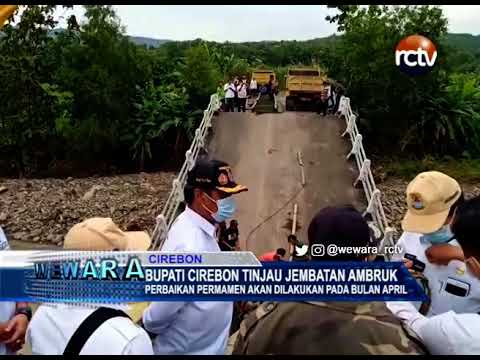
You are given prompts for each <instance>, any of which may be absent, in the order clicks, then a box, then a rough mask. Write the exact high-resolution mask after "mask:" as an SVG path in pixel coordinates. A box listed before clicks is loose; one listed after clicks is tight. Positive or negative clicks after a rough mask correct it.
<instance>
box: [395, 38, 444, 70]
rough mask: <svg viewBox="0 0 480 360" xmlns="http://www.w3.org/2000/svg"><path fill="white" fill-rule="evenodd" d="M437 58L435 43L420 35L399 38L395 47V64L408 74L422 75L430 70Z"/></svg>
mask: <svg viewBox="0 0 480 360" xmlns="http://www.w3.org/2000/svg"><path fill="white" fill-rule="evenodd" d="M436 60H437V48H436V46H435V44H434V43H433V42H432V41H431V40H430V39H428V38H426V37H425V36H422V35H411V36H407V37H406V38H404V39H402V40H400V42H399V43H398V44H397V47H396V49H395V65H397V66H398V67H399V68H400V70H401V71H403V72H404V73H406V74H408V75H412V76H417V75H422V74H425V73H427V72H429V71H430V70H432V68H433V66H434V65H435V62H436Z"/></svg>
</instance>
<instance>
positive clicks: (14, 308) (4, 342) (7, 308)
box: [0, 227, 32, 355]
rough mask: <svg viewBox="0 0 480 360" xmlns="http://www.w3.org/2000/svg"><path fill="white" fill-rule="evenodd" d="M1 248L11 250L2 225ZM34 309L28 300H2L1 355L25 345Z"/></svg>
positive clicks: (14, 351) (0, 319)
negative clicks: (26, 333)
mask: <svg viewBox="0 0 480 360" xmlns="http://www.w3.org/2000/svg"><path fill="white" fill-rule="evenodd" d="M0 250H10V245H9V244H8V240H7V237H6V236H5V233H4V232H3V229H2V228H1V227H0ZM31 317H32V310H31V309H30V307H29V306H28V304H27V303H26V302H17V303H15V302H13V301H1V302H0V355H13V354H15V353H16V352H17V351H18V350H20V348H21V347H22V346H23V344H24V342H25V332H26V331H27V326H28V322H29V321H30V318H31Z"/></svg>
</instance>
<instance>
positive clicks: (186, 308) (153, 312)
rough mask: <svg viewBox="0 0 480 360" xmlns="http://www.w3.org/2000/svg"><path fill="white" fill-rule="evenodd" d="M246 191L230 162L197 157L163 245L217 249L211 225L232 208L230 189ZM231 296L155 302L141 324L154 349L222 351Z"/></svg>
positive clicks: (228, 214)
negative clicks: (179, 209)
mask: <svg viewBox="0 0 480 360" xmlns="http://www.w3.org/2000/svg"><path fill="white" fill-rule="evenodd" d="M243 191H247V188H246V187H245V186H243V185H239V184H237V183H236V182H235V181H234V180H233V176H232V172H231V169H230V166H229V165H228V164H227V163H225V162H222V161H218V160H207V159H199V160H197V162H196V164H195V166H194V167H193V169H192V170H191V171H190V172H189V174H188V177H187V184H186V185H185V189H184V195H185V202H186V204H187V207H186V208H185V211H183V212H182V213H181V214H180V215H179V216H178V217H177V219H176V220H175V222H174V223H173V225H172V227H171V229H170V231H169V232H168V236H167V239H166V240H165V243H164V245H163V247H162V248H161V251H182V252H205V251H208V252H220V248H219V246H218V243H217V239H216V235H215V232H216V228H215V225H216V224H219V223H221V222H223V221H226V220H227V219H228V218H231V217H232V216H233V214H234V212H235V209H236V205H235V201H234V198H233V197H232V195H233V194H238V193H240V192H243ZM232 314H233V304H232V303H231V302H221V301H217V302H212V301H208V302H206V301H204V302H202V301H196V302H155V303H152V304H151V305H150V306H149V307H148V308H147V309H146V310H145V312H144V314H143V325H144V327H145V329H147V331H149V332H151V333H153V334H156V337H155V338H154V340H153V347H154V352H155V354H157V355H223V354H225V350H226V346H227V340H228V336H229V331H230V325H231V321H232Z"/></svg>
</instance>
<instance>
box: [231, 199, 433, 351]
mask: <svg viewBox="0 0 480 360" xmlns="http://www.w3.org/2000/svg"><path fill="white" fill-rule="evenodd" d="M308 241H309V245H310V248H311V247H312V246H313V245H323V246H325V247H328V245H331V244H333V245H336V246H338V247H340V246H353V247H364V246H368V245H369V243H370V230H369V227H368V224H367V222H366V221H365V219H364V218H363V217H362V215H361V214H360V213H359V212H358V211H356V210H355V209H354V208H352V207H345V206H344V207H327V208H324V209H322V210H321V211H320V212H319V213H317V215H316V216H315V217H314V218H313V220H312V221H311V223H310V226H309V228H308ZM314 260H317V261H366V260H367V255H358V254H357V255H354V254H342V255H337V256H332V255H330V256H329V255H326V254H325V256H316V257H312V259H311V261H314ZM423 353H424V350H423V348H422V346H421V344H420V342H419V341H418V339H416V338H414V337H413V336H412V335H411V334H408V335H407V333H406V332H405V331H404V329H403V328H402V326H401V323H400V321H399V320H397V319H396V318H395V317H394V316H393V315H392V313H391V312H390V311H389V310H388V309H387V307H386V306H385V304H384V303H383V302H369V303H360V302H338V303H336V302H331V303H323V302H296V303H295V302H281V303H275V302H266V303H263V304H261V305H260V306H259V308H257V310H256V311H253V312H251V313H250V314H248V315H247V316H246V318H245V319H244V320H243V323H242V325H241V326H240V330H239V333H238V336H237V339H236V343H235V345H234V350H233V354H234V355H237V354H248V355H254V354H302V355H303V354H305V355H327V354H329V355H330V354H331V355H340V354H348V355H373V354H379V355H382V354H383V355H387V354H388V355H390V354H423Z"/></svg>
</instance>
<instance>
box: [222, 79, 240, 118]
mask: <svg viewBox="0 0 480 360" xmlns="http://www.w3.org/2000/svg"><path fill="white" fill-rule="evenodd" d="M223 90H224V91H225V110H226V111H227V112H230V111H235V109H234V107H235V94H236V93H237V88H236V86H235V84H234V83H233V80H232V79H230V81H229V82H228V83H226V84H225V86H224V87H223Z"/></svg>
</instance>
